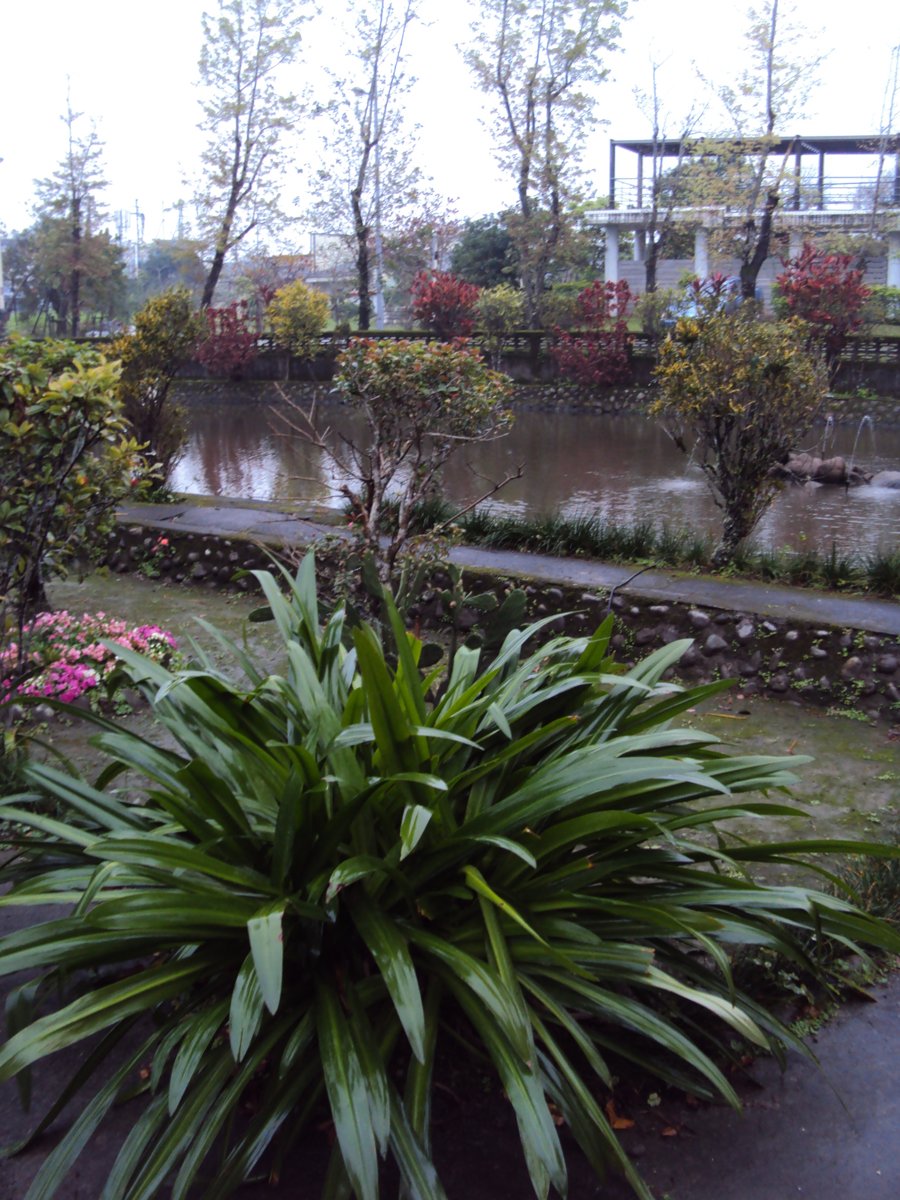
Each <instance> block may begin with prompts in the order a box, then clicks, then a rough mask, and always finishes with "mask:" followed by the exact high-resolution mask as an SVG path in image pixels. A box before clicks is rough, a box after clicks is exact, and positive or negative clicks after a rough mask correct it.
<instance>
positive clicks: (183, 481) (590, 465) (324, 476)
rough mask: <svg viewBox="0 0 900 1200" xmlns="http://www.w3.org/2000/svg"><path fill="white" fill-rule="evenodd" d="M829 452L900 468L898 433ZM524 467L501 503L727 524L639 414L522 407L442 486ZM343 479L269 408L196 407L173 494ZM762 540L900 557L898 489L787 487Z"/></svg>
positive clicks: (457, 489) (464, 487) (255, 490)
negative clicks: (507, 429) (506, 428)
mask: <svg viewBox="0 0 900 1200" xmlns="http://www.w3.org/2000/svg"><path fill="white" fill-rule="evenodd" d="M350 417H351V415H350V414H349V413H347V412H346V411H345V410H343V409H341V408H338V407H330V408H328V409H327V410H325V411H324V419H325V420H326V421H327V423H328V424H329V425H331V427H332V429H333V436H334V437H338V436H340V435H341V434H343V435H346V436H353V434H354V432H355V429H354V425H353V422H352V420H351V419H350ZM824 434H825V429H824V427H819V428H818V429H817V430H814V431H813V432H812V433H811V434H810V436H809V439H808V440H807V443H806V445H805V446H804V447H802V448H803V449H810V450H815V451H816V452H817V453H821V452H822V440H823V437H824ZM826 450H827V453H828V454H829V455H831V454H841V455H843V456H844V457H845V458H847V459H851V458H852V460H853V461H854V462H855V463H856V464H858V465H859V466H861V467H863V468H864V469H866V470H867V471H870V472H875V471H879V470H893V469H900V429H898V428H896V427H889V428H888V427H885V428H872V427H870V426H869V425H866V426H865V427H864V428H862V429H859V430H858V429H856V428H855V427H854V428H849V427H838V428H836V429H835V430H834V431H833V435H832V437H831V440H829V442H828V445H827V447H826ZM520 464H521V465H522V466H523V467H524V474H523V477H522V478H521V479H519V480H516V481H515V482H513V483H511V484H510V485H509V486H508V487H506V488H504V490H503V492H502V493H501V494H500V495H499V496H498V497H497V498H495V499H494V500H493V501H492V505H493V506H494V507H495V508H497V509H500V510H503V511H506V512H514V513H518V514H526V513H528V514H537V513H545V512H554V511H556V510H561V511H563V512H565V513H567V514H570V515H571V514H575V513H591V514H596V515H597V516H600V517H602V518H604V519H606V520H608V521H610V522H614V523H617V524H631V523H636V522H640V521H650V522H652V523H653V524H654V525H657V526H659V525H662V524H664V523H665V524H668V525H670V526H672V527H676V528H681V527H690V528H693V529H696V530H698V531H702V532H706V533H709V534H710V535H713V536H715V535H716V534H717V533H718V531H719V529H720V521H719V513H718V510H717V509H716V507H715V504H714V503H713V500H712V498H711V496H710V493H709V490H708V488H707V486H706V482H705V480H704V478H703V475H702V472H701V471H700V469H699V468H698V467H697V466H696V465H693V464H691V463H690V461H689V460H687V459H686V458H685V456H684V455H682V454H681V453H680V451H679V450H678V449H677V448H676V447H675V446H674V445H673V444H672V442H671V441H670V440H669V438H668V437H667V436H666V434H665V433H664V432H663V430H662V429H661V427H660V426H659V425H658V423H657V422H655V421H653V420H651V419H650V418H647V417H643V416H641V415H628V416H604V415H595V414H588V413H546V412H534V411H524V412H521V413H519V414H518V415H517V418H516V422H515V425H514V426H513V429H512V432H511V433H510V434H509V435H508V436H507V437H504V438H501V439H499V440H497V441H494V442H490V443H486V444H483V445H476V446H470V447H466V448H464V449H462V450H460V452H459V454H458V455H457V457H456V458H455V459H454V460H452V461H451V462H450V464H449V465H448V468H447V470H446V472H445V476H444V491H445V492H446V494H447V495H448V496H449V497H450V498H451V499H453V500H455V501H459V502H461V503H463V502H468V501H471V500H473V499H476V498H477V497H478V496H479V495H482V494H484V493H485V492H486V491H487V490H488V488H489V487H490V483H491V481H495V480H499V479H502V478H503V477H504V475H505V474H507V473H508V472H510V471H515V469H516V468H517V467H518V466H519V465H520ZM338 482H339V481H337V480H335V479H334V478H333V477H332V475H331V473H330V470H329V466H328V464H327V462H326V461H324V460H323V456H322V454H321V452H319V451H318V450H316V449H314V448H313V447H311V446H310V445H308V444H306V443H305V442H304V441H303V440H302V439H301V438H300V437H299V436H297V435H287V434H286V433H285V431H284V426H283V424H282V423H280V422H279V421H278V419H277V417H276V416H274V414H273V410H272V409H270V408H269V407H268V406H265V405H257V404H235V403H233V402H226V403H223V404H210V405H203V406H198V405H195V404H191V406H190V440H189V443H188V446H187V450H186V453H185V455H184V457H183V458H182V460H181V462H180V463H179V464H178V466H177V468H176V470H175V474H174V478H173V481H172V484H173V487H174V488H175V489H176V490H178V491H182V492H188V493H192V494H203V495H213V496H229V497H234V498H240V499H248V500H249V499H252V500H269V501H279V500H282V501H288V500H290V501H296V500H300V501H302V500H308V501H310V502H315V503H317V504H325V505H329V506H333V507H341V505H342V503H343V501H342V499H341V497H340V496H339V494H338V493H337V489H336V484H337V483H338ZM756 541H757V543H758V544H759V545H761V546H767V547H769V548H773V549H776V548H785V547H786V548H791V549H795V550H800V549H804V548H815V549H818V550H820V551H822V552H825V553H827V552H829V551H830V550H831V547H832V544H834V545H835V546H836V548H837V550H838V552H840V553H843V554H866V553H871V552H873V551H875V550H878V549H880V550H882V551H884V550H894V549H896V548H897V545H898V543H900V490H891V489H888V488H875V487H871V486H869V487H859V488H852V489H850V490H846V489H844V488H838V487H822V486H819V485H816V484H808V485H806V486H805V487H791V488H788V489H786V490H785V491H784V492H782V493H781V494H780V495H779V496H778V497H777V498H776V500H775V502H774V503H773V505H772V507H771V508H770V510H769V512H768V513H767V514H766V516H765V518H764V519H763V523H762V524H761V526H760V528H759V530H758V531H757V534H756Z"/></svg>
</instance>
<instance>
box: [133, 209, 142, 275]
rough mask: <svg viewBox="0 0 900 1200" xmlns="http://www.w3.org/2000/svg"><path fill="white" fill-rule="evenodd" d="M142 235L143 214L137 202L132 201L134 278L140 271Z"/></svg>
mask: <svg viewBox="0 0 900 1200" xmlns="http://www.w3.org/2000/svg"><path fill="white" fill-rule="evenodd" d="M143 237H144V214H143V213H142V212H141V210H140V208H139V207H138V202H137V200H135V202H134V275H135V278H137V277H138V275H140V273H141V243H142V241H143Z"/></svg>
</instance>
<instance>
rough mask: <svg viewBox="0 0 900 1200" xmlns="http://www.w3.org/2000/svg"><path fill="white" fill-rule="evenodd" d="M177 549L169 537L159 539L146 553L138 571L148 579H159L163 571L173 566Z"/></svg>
mask: <svg viewBox="0 0 900 1200" xmlns="http://www.w3.org/2000/svg"><path fill="white" fill-rule="evenodd" d="M174 553H175V548H174V547H173V546H172V545H171V544H170V542H169V539H168V538H167V537H158V538H157V539H156V541H155V542H153V544H152V545H151V546H150V548H149V549H148V550H147V552H146V556H145V557H144V559H143V561H142V562H140V563H139V564H138V568H137V569H138V570H139V571H140V573H141V574H142V575H145V576H146V577H147V578H148V579H158V578H159V576H160V573H161V572H162V571H167V570H168V569H169V566H170V565H171V560H172V557H173V555H174Z"/></svg>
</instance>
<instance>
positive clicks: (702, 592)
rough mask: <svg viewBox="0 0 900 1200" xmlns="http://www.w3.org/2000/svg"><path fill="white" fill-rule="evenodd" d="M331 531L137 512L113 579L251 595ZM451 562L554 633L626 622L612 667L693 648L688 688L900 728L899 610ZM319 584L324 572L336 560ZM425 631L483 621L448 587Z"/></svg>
mask: <svg viewBox="0 0 900 1200" xmlns="http://www.w3.org/2000/svg"><path fill="white" fill-rule="evenodd" d="M327 533H331V534H332V535H334V534H335V533H336V531H335V530H334V529H329V528H328V527H326V526H321V525H315V524H313V523H312V522H310V521H306V520H303V519H301V518H297V517H291V516H289V515H286V514H280V513H272V512H271V511H270V510H265V509H256V510H252V509H244V508H235V507H220V508H202V507H195V506H182V507H180V508H176V509H174V510H173V509H168V508H166V507H163V506H150V505H146V506H141V507H140V509H133V510H131V511H130V512H128V513H125V514H123V522H122V524H120V526H119V529H118V531H117V533H116V534H114V535H113V538H112V540H111V542H110V545H109V548H108V553H107V558H106V561H107V565H108V566H109V567H110V569H112V570H114V571H117V572H126V571H128V572H131V571H139V572H142V573H143V574H147V575H152V576H159V577H161V578H165V579H170V580H172V581H173V582H177V583H184V584H188V585H194V586H201V587H217V588H221V587H231V588H238V589H241V590H247V589H249V588H251V587H253V586H255V585H254V581H253V579H252V577H248V576H247V575H246V574H245V572H247V571H251V570H254V569H260V568H268V567H270V566H271V558H270V555H269V551H267V549H266V544H268V545H269V546H270V547H272V549H276V548H277V549H282V550H283V549H288V550H289V552H290V553H291V554H293V556H294V557H295V558H296V557H297V555H298V554H299V553H300V552H302V548H303V547H304V546H305V545H306V544H308V543H309V542H310V541H312V540H314V539H315V538H317V537H321V536H322V535H323V534H327ZM454 558H455V559H456V561H458V562H459V563H460V564H461V565H462V566H463V567H464V570H465V583H466V590H467V591H468V592H469V593H470V594H474V593H478V592H484V591H493V592H494V593H495V594H496V596H497V597H498V599H500V600H502V599H503V597H504V595H506V594H508V593H509V592H510V591H512V590H513V589H514V588H521V589H523V590H524V591H525V593H526V596H527V601H528V604H527V617H528V619H529V620H533V619H537V618H539V617H543V616H555V620H553V621H552V622H551V623H550V626H549V628H550V630H551V631H552V632H559V633H562V632H565V633H569V634H573V635H581V634H586V633H590V632H592V631H593V629H594V628H596V626H597V625H598V624H599V622H600V620H601V619H602V618H603V617H604V616H605V614H606V613H607V612H612V613H614V614H615V616H616V618H617V626H616V632H615V634H614V636H613V645H614V647H615V650H616V654H617V657H618V658H619V659H621V660H624V661H627V662H633V661H635V660H636V659H638V658H640V657H641V656H642V655H643V654H646V653H647V652H648V651H650V650H651V649H653V648H655V647H657V646H661V645H666V644H668V643H670V642H673V641H676V640H678V639H679V638H690V639H691V640H692V645H691V647H690V648H689V649H688V650H687V651H686V652H685V653H684V654H683V655H682V657H681V660H680V661H679V663H678V664H677V667H676V668H675V671H674V673H675V674H676V675H677V676H678V677H679V678H682V679H684V680H687V681H691V682H701V681H707V680H714V679H721V678H729V679H736V680H738V681H739V686H740V688H741V689H742V690H743V692H745V693H746V694H748V695H749V694H759V695H764V696H771V697H777V698H780V699H785V700H789V701H794V702H796V703H802V704H810V705H817V706H821V707H824V708H833V709H839V710H841V711H842V712H844V713H850V714H859V715H861V716H865V717H867V718H879V719H882V720H887V721H894V722H897V723H900V607H898V606H897V605H892V604H890V603H887V602H878V601H855V600H848V599H843V598H841V597H835V596H826V595H823V594H822V593H812V592H803V591H800V590H799V589H788V588H773V587H769V586H755V585H751V584H740V583H735V582H732V581H729V582H723V581H718V580H702V579H698V578H695V577H691V576H678V575H675V574H666V573H659V572H657V573H646V574H642V575H641V576H640V577H639V578H634V579H630V578H629V573H628V571H627V570H625V569H622V568H614V567H609V566H605V565H603V564H599V563H590V562H586V561H583V560H559V559H549V558H544V557H539V556H534V555H525V554H493V553H490V552H487V551H480V550H476V549H474V548H465V547H461V548H459V549H458V550H456V551H454ZM322 559H323V561H322V563H321V571H323V572H325V571H327V554H323V555H322ZM414 615H415V616H416V617H417V619H418V620H419V621H420V623H421V625H422V627H423V628H426V629H429V628H430V629H435V630H440V629H442V628H443V629H447V628H448V625H449V622H450V619H451V615H452V616H453V618H454V619H455V622H456V623H457V625H458V626H459V627H460V628H462V629H463V630H465V629H467V628H471V626H472V625H474V624H475V623H476V621H477V620H478V615H479V614H478V613H477V612H476V611H475V610H472V611H466V610H465V608H463V610H462V611H460V612H458V613H454V614H451V613H450V612H448V611H447V604H446V599H445V597H444V596H443V595H442V592H441V589H440V587H439V586H436V587H435V588H434V589H433V590H432V591H431V592H430V593H426V594H425V595H424V596H423V598H422V600H421V602H420V604H419V606H418V609H417V611H416V613H415V614H414Z"/></svg>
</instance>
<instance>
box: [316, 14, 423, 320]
mask: <svg viewBox="0 0 900 1200" xmlns="http://www.w3.org/2000/svg"><path fill="white" fill-rule="evenodd" d="M417 16H418V13H417V5H416V2H415V0H398V2H397V3H394V0H360V2H359V3H358V4H357V5H356V6H355V7H354V9H353V24H352V27H351V28H350V29H349V30H348V31H347V35H346V41H345V44H346V45H347V47H348V49H347V54H346V59H345V63H344V65H343V67H342V68H341V69H338V70H336V71H334V72H333V73H332V80H333V95H332V97H331V99H330V100H329V102H328V103H327V104H326V105H324V106H323V109H322V113H323V115H324V116H325V118H326V119H327V121H328V131H327V134H326V139H325V141H326V145H327V153H328V161H329V167H328V169H327V170H326V169H323V170H321V171H320V172H319V174H318V178H317V181H316V182H315V183H314V188H315V191H316V196H315V210H314V219H315V220H316V222H317V223H318V224H320V225H322V226H324V227H325V228H326V229H327V230H328V231H329V232H335V233H339V234H340V233H342V232H343V231H344V230H346V231H347V235H346V236H347V238H348V240H349V241H350V242H351V243H352V246H353V250H354V256H355V268H356V286H357V291H358V294H359V328H360V329H368V328H369V327H370V325H371V323H372V293H373V291H374V292H375V294H376V298H378V297H380V296H381V295H382V294H383V280H382V279H381V271H382V247H381V243H382V237H383V235H384V225H385V223H386V222H389V221H394V220H396V219H399V220H400V222H401V223H403V221H404V215H408V213H409V210H410V208H411V207H415V205H416V202H417V199H418V191H419V182H420V172H419V170H418V168H417V167H416V166H415V164H414V163H413V160H412V156H411V153H410V150H411V146H410V138H409V134H408V129H407V128H405V122H404V114H403V110H402V107H401V101H402V98H403V95H404V93H405V92H406V90H407V88H408V86H409V83H410V82H411V81H410V80H409V78H408V77H407V75H406V72H405V63H406V57H405V47H406V34H407V31H408V29H409V26H410V24H411V23H412V22H413V21H414V20H416V18H417ZM373 253H374V259H375V272H374V273H375V280H374V284H375V287H374V288H373V279H372V275H373V271H372V258H373ZM375 315H376V318H377V323H379V324H380V323H381V321H382V318H383V313H381V312H376V314H375Z"/></svg>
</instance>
